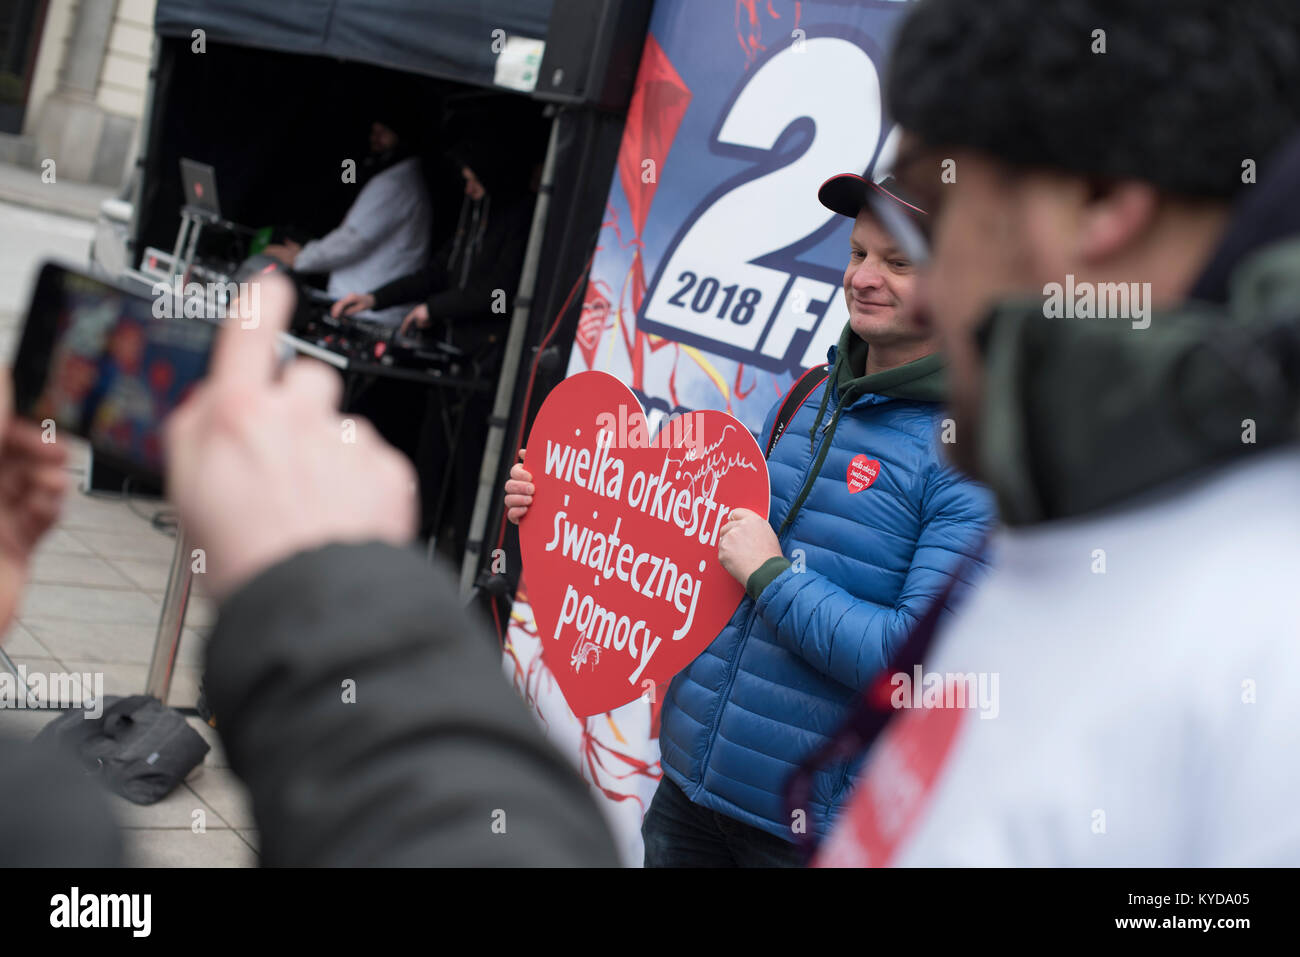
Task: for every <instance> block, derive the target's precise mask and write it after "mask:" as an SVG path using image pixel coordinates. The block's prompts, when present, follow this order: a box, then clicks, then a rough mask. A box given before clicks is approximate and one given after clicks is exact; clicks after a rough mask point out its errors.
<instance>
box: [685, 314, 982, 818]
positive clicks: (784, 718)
mask: <svg viewBox="0 0 1300 957" xmlns="http://www.w3.org/2000/svg"><path fill="white" fill-rule="evenodd" d="M865 350H866V346H865V344H864V343H862V341H861V340H860V339H858V338H857V336H856V335H854V334H853V333H852V332H851V331H850V330H849V329H848V328H847V327H846V328H845V331H844V334H843V335H842V336H841V338H840V344H839V345H838V346H832V347H831V350H830V352H829V356H828V357H829V360H830V365H831V374H830V376H829V377H828V379H827V380H826V382H825V383H823V384H822V385H820V386H818V387H817V389H816V390H815V391H814V392H812V393H811V394H810V395H809V397H808V398H807V399H806V400H805V401H804V403H803V405H802V406H800V408H799V410H798V412H796V413H795V415H794V417H793V418H792V419H791V421H790V423H789V425H788V426H787V428H786V430H785V432H784V434H783V435H782V436H781V439H780V441H778V442H777V444H776V448H774V449H773V450H772V454H771V457H770V459H769V460H768V470H769V473H770V475H771V480H772V501H771V508H770V511H769V518H770V521H771V522H772V527H773V528H774V529H776V530H777V532H778V537H779V539H780V542H781V550H782V553H783V554H784V556H785V558H784V559H772V560H771V561H769V562H767V563H766V564H765V565H764V566H763V568H761V569H760V570H759V571H757V572H755V573H754V575H753V576H752V577H751V578H750V580H749V582H748V585H747V590H748V592H749V594H750V597H747V598H745V600H744V601H742V602H741V604H740V607H739V608H737V609H736V613H735V615H733V616H732V618H731V620H730V621H729V622H728V623H727V625H726V626H725V627H724V628H723V629H722V631H721V632H720V633H719V634H718V637H717V638H716V639H715V640H714V641H713V643H712V644H711V645H709V647H708V648H707V649H706V650H705V651H704V653H703V654H701V655H700V656H699V657H698V658H696V659H695V660H694V661H693V662H691V664H690V665H689V666H688V667H687V668H686V669H685V670H684V671H682V672H680V673H679V674H678V675H677V677H676V678H675V679H674V680H673V683H672V685H671V687H670V688H669V691H668V694H667V697H666V698H665V700H664V708H663V714H662V725H661V728H660V736H659V744H660V749H661V754H662V765H663V770H664V773H665V774H666V775H667V776H668V777H669V778H670V779H671V780H672V781H673V782H675V783H676V784H677V785H678V786H679V787H681V788H682V790H683V791H684V792H685V793H686V795H687V796H688V797H689V798H690V799H691V800H692V801H694V802H695V803H697V804H700V805H702V806H704V807H707V808H711V809H713V810H715V811H717V812H719V813H721V814H726V815H728V816H730V817H732V818H735V819H737V820H740V821H743V822H744V823H746V824H750V825H753V826H754V827H758V828H762V829H763V830H765V831H768V832H770V833H772V834H776V835H778V836H780V837H783V838H785V839H787V840H790V841H793V840H794V839H795V835H794V832H793V831H792V824H794V823H795V822H793V821H792V820H791V818H790V817H789V816H787V812H786V810H785V807H784V799H783V789H784V785H785V782H786V779H787V777H788V776H789V774H790V773H791V772H792V771H793V770H794V769H795V767H796V766H797V765H798V764H799V762H800V761H801V760H802V759H803V758H804V757H806V756H807V755H808V754H809V753H810V752H811V751H812V750H813V749H815V748H816V747H817V746H818V745H820V744H821V743H822V742H823V741H824V740H825V739H826V738H827V737H828V736H829V735H830V734H831V733H832V731H834V729H835V728H836V727H837V726H838V725H839V724H840V723H841V720H842V719H843V718H844V716H845V714H846V712H847V710H848V706H849V704H850V702H851V700H852V698H853V697H854V694H855V692H856V690H857V689H859V688H861V687H862V686H863V685H864V684H865V683H866V682H867V681H868V680H869V679H871V678H872V676H873V675H875V674H876V673H877V672H878V671H879V670H880V669H881V668H883V667H884V666H885V665H886V663H887V662H888V660H889V658H890V656H891V655H892V654H893V652H894V651H895V650H897V649H898V648H899V646H900V645H901V644H902V642H903V640H904V639H905V638H906V636H907V634H908V632H909V630H910V628H911V626H912V624H913V623H914V622H915V621H916V620H917V619H918V618H919V617H920V616H921V615H922V614H923V613H924V611H925V609H926V608H927V607H928V606H929V604H930V603H931V601H932V600H933V599H934V598H935V597H936V596H938V595H939V594H940V593H941V592H942V590H943V587H944V585H945V584H946V582H947V580H948V579H949V578H950V577H951V576H952V575H953V573H954V572H956V571H957V569H958V566H960V565H962V564H963V559H964V558H965V557H966V556H968V555H972V554H974V553H975V552H977V551H978V549H979V548H980V544H981V542H982V541H983V539H984V537H985V534H986V532H987V529H988V527H989V525H990V524H991V522H992V520H993V500H992V497H991V495H990V494H989V493H988V492H987V490H986V489H984V487H983V486H980V485H977V484H975V483H974V482H971V481H969V480H968V479H966V478H964V477H963V476H961V475H960V474H959V473H957V472H956V471H954V470H953V469H951V468H949V467H948V466H946V465H945V463H944V460H943V453H942V444H941V442H940V423H941V419H942V417H943V413H942V406H941V405H940V404H939V400H940V399H941V398H942V383H941V376H942V369H941V363H940V361H939V359H938V357H937V356H928V357H926V358H924V359H919V360H917V361H916V362H912V363H909V364H908V365H905V366H901V367H899V368H897V369H891V370H888V371H886V372H880V373H876V374H874V375H870V376H862V375H860V374H859V375H855V374H854V371H853V370H855V369H856V370H858V371H859V372H860V370H862V368H863V365H864V362H865ZM777 405H778V408H779V405H780V403H778V404H777ZM776 412H777V409H776V408H774V409H773V410H772V411H771V412H770V413H769V414H768V417H767V421H766V423H765V424H764V426H763V431H762V433H760V436H759V442H760V444H763V442H764V440H765V439H766V437H767V436H768V435H769V434H770V433H771V430H772V426H773V423H774V421H775V418H776ZM859 455H862V456H865V460H866V462H867V464H866V465H865V467H864V466H863V464H862V462H863V460H862V459H859V460H858V465H857V466H855V465H854V464H853V463H854V460H855V458H857V457H858V456H859ZM872 461H875V462H878V463H879V466H878V470H876V471H875V472H874V479H872V478H871V476H872V474H873V467H872V466H871V465H870V462H872ZM850 479H853V480H855V481H854V487H856V488H857V490H856V491H851V490H850ZM868 481H869V484H866V487H862V486H863V485H864V484H865V483H867V482H868ZM981 567H982V566H981V565H980V564H978V563H975V564H973V565H968V566H967V568H968V569H969V572H968V573H967V574H966V575H965V576H964V578H965V579H966V580H967V582H969V580H970V579H971V578H973V577H974V575H975V574H976V573H977V572H978V570H979V569H980V568H981ZM963 587H964V586H963ZM960 591H961V590H960V589H954V593H953V597H951V598H950V599H949V602H950V604H951V603H953V602H954V601H955V600H956V599H957V598H958V597H959V596H960ZM755 596H756V597H755ZM851 771H852V766H851V765H849V764H844V765H836V766H832V767H829V768H826V769H823V770H822V771H821V772H820V773H819V774H818V776H817V778H816V780H815V783H814V787H813V799H812V806H811V807H810V808H809V809H808V810H809V811H810V812H811V813H810V815H809V817H810V818H811V820H810V821H809V822H808V826H810V827H813V828H815V830H816V831H817V833H818V834H819V836H824V834H825V832H826V831H827V829H828V826H829V823H830V822H831V821H832V820H833V818H834V815H835V813H836V810H837V809H838V808H839V806H840V805H841V803H842V802H843V800H844V798H845V792H846V790H847V787H848V783H849V781H850V772H851Z"/></svg>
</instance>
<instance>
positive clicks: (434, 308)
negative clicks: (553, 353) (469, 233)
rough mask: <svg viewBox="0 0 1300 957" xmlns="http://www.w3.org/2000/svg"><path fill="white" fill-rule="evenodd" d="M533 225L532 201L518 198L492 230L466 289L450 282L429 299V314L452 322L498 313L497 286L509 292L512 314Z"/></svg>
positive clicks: (508, 299)
mask: <svg viewBox="0 0 1300 957" xmlns="http://www.w3.org/2000/svg"><path fill="white" fill-rule="evenodd" d="M531 225H532V204H531V203H527V202H524V201H523V200H519V201H516V203H515V204H514V205H512V206H510V207H509V208H508V209H507V210H505V211H503V215H502V216H501V217H500V219H499V220H498V222H497V224H495V228H494V229H492V230H490V231H489V233H488V236H487V237H486V239H485V241H484V244H483V250H482V252H481V253H480V254H479V256H480V258H479V260H478V262H477V263H475V265H474V268H473V269H472V270H471V271H470V276H469V278H468V280H467V281H466V283H465V288H464V289H457V288H454V287H452V285H451V284H448V287H447V288H443V289H441V290H439V291H436V292H434V293H433V294H432V295H430V296H429V297H428V298H427V299H426V300H425V305H427V306H428V308H429V316H430V318H434V319H445V320H449V321H451V322H465V321H467V320H468V321H474V320H479V319H484V318H485V317H490V316H492V315H494V313H493V311H492V307H493V300H494V298H496V295H497V290H498V289H500V290H501V291H502V292H504V293H505V298H506V308H505V311H504V314H506V315H507V316H508V313H509V311H510V306H511V305H512V304H513V300H514V297H515V291H516V290H517V289H518V288H519V273H520V270H522V269H523V267H524V256H525V254H526V253H527V251H528V232H529V228H530V227H531Z"/></svg>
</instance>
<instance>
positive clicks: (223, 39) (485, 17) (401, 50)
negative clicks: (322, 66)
mask: <svg viewBox="0 0 1300 957" xmlns="http://www.w3.org/2000/svg"><path fill="white" fill-rule="evenodd" d="M553 3H554V0H276V2H268V0H221V2H220V3H213V2H212V0H159V2H158V7H157V12H156V14H155V16H154V28H155V30H156V31H157V33H158V35H159V36H164V37H184V38H186V39H188V38H190V36H191V33H192V31H193V30H195V29H202V30H204V31H206V33H207V39H208V40H210V41H215V42H217V43H230V44H234V45H237V46H244V47H254V48H260V49H266V50H278V51H280V52H282V53H303V54H310V55H313V56H327V57H337V58H339V59H344V60H352V61H356V62H359V63H370V64H373V65H375V66H382V67H387V68H389V69H393V70H402V71H405V72H408V73H419V74H423V75H426V76H435V77H439V78H441V79H445V80H455V81H457V82H460V83H469V84H476V85H480V86H491V85H492V78H493V71H494V68H495V65H496V53H495V52H494V50H493V48H492V44H493V35H494V31H497V30H502V31H504V33H505V35H507V36H524V37H533V38H536V39H539V40H544V39H545V38H546V34H547V27H548V25H549V23H550V20H551V9H552V5H553Z"/></svg>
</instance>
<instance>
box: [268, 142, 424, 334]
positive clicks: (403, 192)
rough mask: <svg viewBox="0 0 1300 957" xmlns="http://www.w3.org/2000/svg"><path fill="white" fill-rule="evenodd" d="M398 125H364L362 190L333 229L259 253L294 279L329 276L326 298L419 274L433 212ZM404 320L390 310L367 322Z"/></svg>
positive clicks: (398, 311)
mask: <svg viewBox="0 0 1300 957" xmlns="http://www.w3.org/2000/svg"><path fill="white" fill-rule="evenodd" d="M405 125H406V124H405V123H403V122H399V121H395V120H391V119H389V118H388V117H385V119H384V121H383V122H381V121H379V120H376V121H375V122H374V123H373V124H372V125H371V128H370V155H369V156H368V157H367V158H366V160H365V161H363V163H362V169H361V170H360V171H359V172H360V173H361V175H362V177H363V182H364V185H362V187H361V190H360V192H359V193H358V194H357V198H356V200H354V201H353V203H352V206H351V208H350V209H349V210H348V213H347V215H346V216H345V217H343V222H341V223H340V224H339V225H338V227H337V228H335V229H334V230H332V231H331V232H329V233H328V234H327V235H325V236H322V237H321V238H320V239H313V240H312V241H311V242H309V243H307V244H306V245H303V246H299V245H298V244H297V243H294V242H292V241H286V242H284V243H279V244H273V245H270V246H267V247H266V249H265V250H264V251H265V252H266V254H267V255H268V256H271V257H273V258H275V259H278V260H279V261H280V262H281V263H283V264H284V265H286V266H288V267H289V268H291V269H293V270H294V271H295V272H298V273H322V272H327V273H329V285H328V287H327V291H328V292H329V294H330V295H331V296H334V297H336V298H340V297H342V296H344V295H346V294H347V293H349V292H351V291H352V290H354V289H373V288H377V287H379V286H382V285H384V284H386V283H388V282H391V281H392V280H394V279H397V278H398V277H400V276H405V275H408V274H409V273H413V272H418V271H419V270H421V269H423V268H424V265H425V261H426V260H427V259H428V257H429V249H430V231H431V228H432V222H433V207H432V203H431V202H430V199H429V190H428V187H427V186H426V184H425V180H424V174H423V170H422V169H421V165H420V158H419V156H417V155H413V154H412V153H411V150H410V148H409V146H408V144H407V142H406V141H405V140H404V139H403V138H402V137H401V136H399V134H398V133H397V132H396V131H395V130H394V129H393V127H394V126H396V127H399V128H401V127H403V126H405ZM405 313H406V310H404V309H402V308H400V307H394V308H390V309H385V310H382V311H378V312H375V313H374V314H372V315H369V316H368V318H372V319H376V320H379V321H383V322H390V323H398V322H401V320H402V317H403V316H404V315H405Z"/></svg>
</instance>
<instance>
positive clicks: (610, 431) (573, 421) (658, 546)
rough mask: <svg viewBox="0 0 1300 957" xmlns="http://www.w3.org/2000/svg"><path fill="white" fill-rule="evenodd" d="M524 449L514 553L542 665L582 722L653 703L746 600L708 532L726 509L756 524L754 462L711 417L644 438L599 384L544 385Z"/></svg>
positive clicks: (761, 469) (625, 393) (694, 416)
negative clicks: (525, 481) (528, 499)
mask: <svg viewBox="0 0 1300 957" xmlns="http://www.w3.org/2000/svg"><path fill="white" fill-rule="evenodd" d="M526 448H527V449H528V459H527V461H526V462H525V465H526V466H527V468H528V470H529V471H530V472H531V473H532V476H533V485H534V487H535V488H536V493H535V494H534V496H533V502H532V505H530V506H529V508H528V513H527V514H526V515H525V516H524V518H523V520H522V521H521V522H520V523H519V548H520V553H521V555H522V557H523V563H524V576H525V578H526V579H527V583H528V601H529V603H530V604H531V605H532V609H533V615H534V617H535V619H536V621H537V629H538V638H539V639H540V641H541V645H542V658H543V660H544V661H545V662H546V664H547V667H549V668H550V669H551V672H552V674H554V675H555V679H556V682H557V683H558V684H559V687H560V690H561V691H562V692H563V694H564V698H565V700H566V701H567V702H568V705H569V707H570V708H572V709H573V713H574V714H575V715H576V716H577V717H580V718H584V717H587V716H589V715H593V714H601V713H602V712H605V711H611V710H613V709H614V708H617V707H619V706H620V705H623V704H626V703H627V702H629V701H632V700H634V699H636V698H638V697H642V696H643V695H645V694H646V693H647V692H649V693H650V694H652V695H658V694H661V693H662V692H663V690H667V687H668V682H669V681H670V680H671V679H672V676H673V675H675V674H676V673H677V672H678V671H680V670H681V669H682V668H684V667H686V665H687V664H689V663H690V662H691V660H692V659H693V658H695V657H696V656H697V655H699V653H700V652H702V651H703V650H704V649H705V648H706V647H708V645H709V644H710V642H712V641H713V639H714V638H716V637H717V634H718V632H719V631H721V630H722V626H723V625H725V624H726V623H727V619H728V618H730V617H731V615H732V613H733V612H734V611H735V610H736V606H737V605H738V604H740V601H741V599H742V598H743V597H744V594H745V589H744V587H743V586H742V585H741V584H740V583H739V582H737V581H736V580H735V579H734V578H732V577H731V575H730V574H729V573H728V572H727V571H726V570H725V569H724V568H723V567H722V565H721V564H719V563H718V531H719V529H720V528H721V527H722V524H723V522H725V521H726V517H727V515H728V514H729V513H730V512H731V510H732V509H734V508H747V509H751V510H752V511H755V512H757V513H758V514H759V515H763V516H766V515H767V509H768V501H769V498H770V490H769V486H768V476H767V462H766V461H765V460H764V459H763V453H762V450H761V449H759V447H758V443H757V442H755V441H754V437H753V436H752V435H751V434H750V432H749V430H748V429H746V428H745V426H744V425H743V424H742V423H741V422H740V421H739V420H737V419H736V418H735V417H733V416H730V415H728V414H727V413H725V412H718V411H716V410H711V409H710V410H703V411H699V412H690V413H687V414H685V415H682V416H680V417H677V418H673V419H670V420H669V421H668V423H667V424H665V425H664V426H663V427H662V428H661V429H660V431H659V432H658V433H657V434H656V435H655V436H654V437H653V438H652V437H651V436H650V435H649V434H648V432H647V429H646V421H645V413H644V411H643V410H642V408H641V403H640V402H639V401H638V400H637V397H636V395H635V394H633V392H632V390H631V389H629V388H628V387H627V386H625V385H624V384H623V383H622V382H621V381H619V380H618V379H617V378H615V377H614V376H612V375H609V374H607V373H604V372H583V373H580V374H578V375H575V376H570V377H569V378H567V379H565V380H564V381H563V382H561V383H560V384H559V385H558V386H556V388H555V389H554V390H553V391H552V392H551V394H550V395H549V396H547V398H546V401H545V402H544V403H543V404H542V407H541V409H540V410H539V411H538V413H537V419H536V421H534V423H533V428H532V431H531V432H530V433H529V436H528V443H527V446H526ZM661 689H662V690H661Z"/></svg>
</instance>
